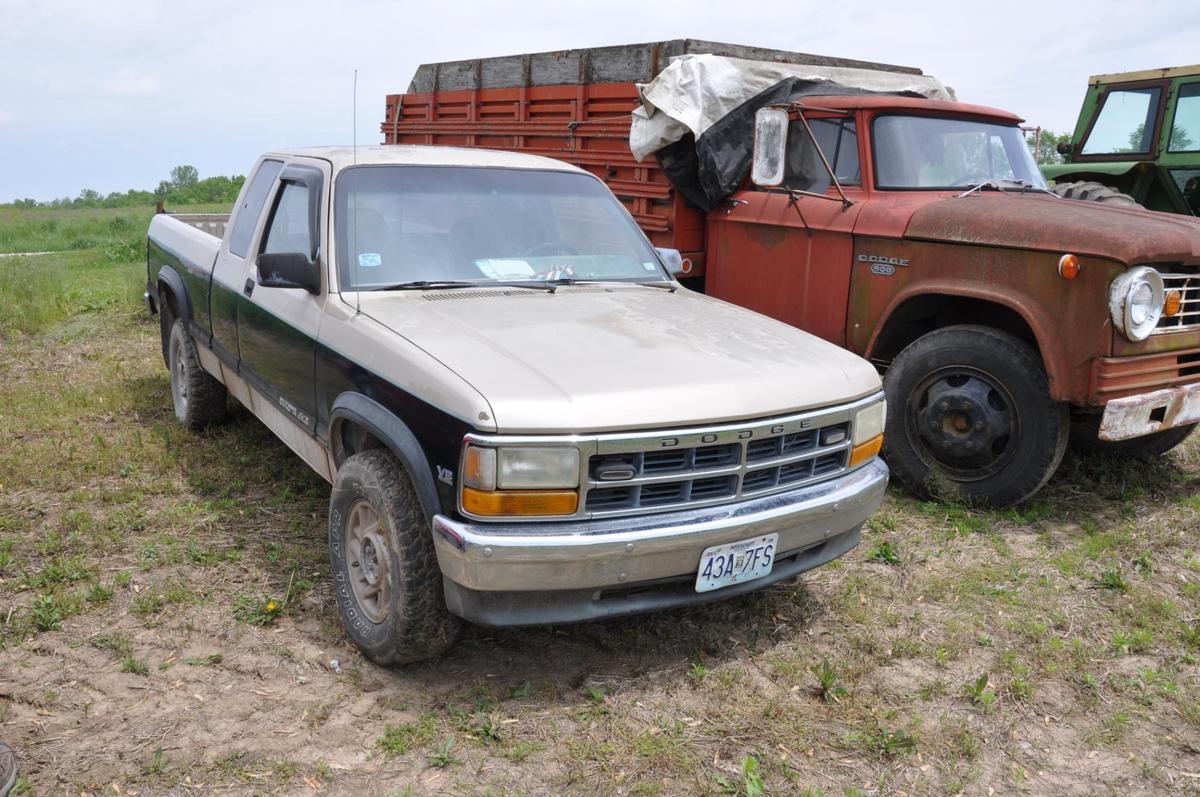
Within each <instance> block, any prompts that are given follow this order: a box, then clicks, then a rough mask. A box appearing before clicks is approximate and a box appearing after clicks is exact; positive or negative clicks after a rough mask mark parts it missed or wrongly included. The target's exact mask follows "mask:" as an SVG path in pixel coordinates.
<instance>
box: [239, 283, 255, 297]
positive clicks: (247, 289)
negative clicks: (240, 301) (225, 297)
mask: <svg viewBox="0 0 1200 797" xmlns="http://www.w3.org/2000/svg"><path fill="white" fill-rule="evenodd" d="M242 293H244V294H246V295H247V296H249V295H250V294H252V293H254V280H253V279H247V280H246V287H244V288H242Z"/></svg>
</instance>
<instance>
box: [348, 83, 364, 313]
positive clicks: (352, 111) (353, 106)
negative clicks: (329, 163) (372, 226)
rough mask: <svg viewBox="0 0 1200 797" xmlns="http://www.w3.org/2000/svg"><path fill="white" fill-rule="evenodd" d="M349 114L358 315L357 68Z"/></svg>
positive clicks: (357, 307) (357, 308) (352, 239)
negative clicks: (352, 128)
mask: <svg viewBox="0 0 1200 797" xmlns="http://www.w3.org/2000/svg"><path fill="white" fill-rule="evenodd" d="M350 114H351V117H352V118H353V120H354V132H353V133H352V134H351V142H352V145H351V146H352V163H353V166H352V167H351V169H350V171H351V178H350V180H351V184H352V186H353V187H352V189H351V191H352V193H353V195H354V196H353V197H352V199H351V201H352V202H354V209H353V210H351V211H350V230H351V232H350V249H351V251H352V252H353V257H354V314H355V315H358V314H360V313H361V312H362V282H361V279H360V277H359V273H358V267H359V262H358V260H359V258H358V168H357V167H358V69H355V70H354V99H353V100H352V101H351V104H350Z"/></svg>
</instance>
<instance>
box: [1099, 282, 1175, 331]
mask: <svg viewBox="0 0 1200 797" xmlns="http://www.w3.org/2000/svg"><path fill="white" fill-rule="evenodd" d="M1108 308H1109V312H1110V313H1111V315H1112V320H1113V325H1115V326H1116V328H1117V329H1119V330H1121V332H1123V333H1125V337H1127V338H1129V339H1130V340H1145V339H1146V338H1148V337H1149V336H1150V333H1151V332H1153V331H1154V328H1155V327H1156V326H1158V321H1159V319H1160V318H1161V317H1162V312H1163V280H1162V275H1160V274H1159V273H1158V272H1157V271H1155V270H1154V269H1152V268H1149V267H1147V266H1141V267H1139V268H1135V269H1130V270H1129V271H1126V272H1125V273H1124V274H1122V275H1121V276H1119V277H1117V278H1116V279H1115V280H1113V283H1112V288H1111V289H1110V290H1109V299H1108Z"/></svg>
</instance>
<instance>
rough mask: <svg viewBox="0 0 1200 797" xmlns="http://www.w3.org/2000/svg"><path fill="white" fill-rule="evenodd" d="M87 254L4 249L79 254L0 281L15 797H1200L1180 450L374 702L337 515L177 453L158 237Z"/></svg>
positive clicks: (1063, 477)
mask: <svg viewBox="0 0 1200 797" xmlns="http://www.w3.org/2000/svg"><path fill="white" fill-rule="evenodd" d="M40 212H41V211H29V212H28V213H29V214H30V215H31V216H32V215H33V214H36V213H40ZM144 215H145V214H142V216H131V218H135V220H137V221H138V224H141V223H142V222H144ZM113 218H124V216H120V215H116V216H113ZM35 220H36V219H35ZM24 223H25V222H23V221H20V220H18V222H16V226H18V227H21V226H22V225H23V224H24ZM96 223H100V224H101V226H103V224H104V223H109V224H111V221H108V222H104V221H103V220H102V221H101V222H97V221H96V219H95V218H93V214H86V218H85V219H81V220H80V225H79V228H78V229H76V228H75V226H74V225H75V220H73V219H72V218H70V217H66V216H63V217H61V218H60V221H59V224H60V227H59V230H60V234H59V235H60V237H59V238H54V237H49V238H39V237H37V236H36V235H34V234H33V233H31V232H29V231H25V230H21V229H17V230H15V231H8V232H0V241H5V242H12V241H17V242H20V243H19V246H18V248H21V247H26V246H33V247H34V248H63V249H69V248H76V249H78V251H73V252H71V253H69V254H65V255H53V256H48V257H46V256H43V257H37V258H0V728H2V729H3V730H2V734H3V738H4V740H5V741H8V742H9V743H11V744H13V745H14V746H15V747H16V748H17V749H18V750H19V751H20V753H21V755H22V758H23V760H24V775H25V779H24V780H23V781H22V783H21V786H20V789H21V793H24V794H38V795H58V794H72V795H78V794H88V795H102V794H103V795H117V794H120V795H126V794H135V793H136V794H140V795H166V794H171V795H190V794H324V793H330V794H356V795H433V794H464V795H518V794H524V795H557V794H580V795H658V794H662V795H677V794H688V795H690V794H700V795H743V797H753V796H754V795H763V794H769V795H779V794H788V795H810V796H812V795H825V796H826V797H834V796H837V797H852V796H855V795H857V796H859V797H861V796H862V795H884V794H886V795H951V794H958V793H962V794H967V795H992V794H1029V795H1041V794H1065V795H1097V794H1111V795H1125V794H1132V793H1137V794H1163V795H1180V794H1183V795H1186V794H1200V689H1198V687H1200V667H1198V659H1200V544H1198V543H1197V538H1198V534H1197V531H1198V529H1200V490H1198V487H1200V445H1197V442H1196V441H1195V440H1193V441H1190V442H1189V443H1188V444H1186V445H1185V446H1184V447H1182V448H1181V449H1180V450H1179V451H1177V452H1176V453H1174V454H1173V455H1171V456H1169V457H1166V458H1163V459H1161V460H1160V461H1157V462H1153V463H1123V462H1118V461H1106V460H1096V459H1092V460H1084V459H1077V458H1074V457H1071V456H1070V455H1068V459H1067V461H1066V462H1065V464H1064V467H1063V469H1062V472H1061V473H1060V475H1059V476H1058V477H1057V478H1056V479H1055V480H1054V481H1053V482H1052V483H1051V484H1050V485H1049V487H1048V488H1047V489H1046V490H1045V491H1044V492H1043V493H1042V494H1041V495H1040V496H1039V497H1038V498H1037V500H1036V501H1034V502H1033V503H1031V504H1028V505H1026V506H1023V507H1020V508H1019V509H1017V510H1014V511H1009V512H981V511H976V510H972V509H969V508H965V507H961V506H955V505H950V504H943V503H922V502H918V501H915V500H913V499H912V498H910V497H908V496H906V495H905V494H904V493H903V492H901V491H899V490H892V491H891V493H890V495H889V496H888V499H887V501H886V503H885V505H884V507H883V509H882V511H881V512H880V513H879V514H878V515H877V516H876V517H875V518H874V519H873V520H872V521H871V523H870V525H869V527H868V528H867V529H866V532H865V538H864V542H863V544H862V545H861V546H860V547H859V548H857V549H856V550H854V551H852V552H850V553H849V554H848V555H847V556H846V557H844V558H843V559H842V560H840V561H839V562H837V563H835V564H834V565H832V566H829V567H825V568H822V569H820V570H817V571H814V572H813V573H810V574H807V575H806V576H804V577H803V578H801V579H799V580H798V581H796V582H793V583H788V584H781V585H776V586H774V587H772V588H769V589H767V590H765V591H764V592H762V593H760V594H757V595H754V596H748V597H745V598H741V599H736V600H732V601H728V602H725V603H720V604H715V605H712V606H709V607H705V608H698V609H692V610H686V611H674V612H667V613H663V614H658V615H652V616H647V617H639V618H633V619H627V620H620V621H612V622H604V623H595V624H588V625H580V626H571V627H551V628H535V629H525V630H506V631H496V630H487V629H482V628H473V629H469V630H468V631H467V633H466V634H465V637H464V639H463V641H462V642H461V643H460V644H459V645H458V647H457V648H455V649H454V651H453V652H452V653H451V654H450V656H448V657H447V658H445V659H444V660H442V661H439V662H434V663H431V664H428V665H425V666H419V667H413V668H409V669H405V670H398V671H389V670H383V669H380V668H378V667H375V666H374V665H372V664H370V663H369V662H367V661H365V660H364V659H362V658H361V657H360V656H359V655H358V654H357V653H356V652H355V650H354V649H353V648H352V647H351V646H350V645H349V644H348V643H347V641H346V638H345V637H344V636H343V634H342V631H341V628H340V624H339V619H338V612H337V609H336V606H335V605H334V603H333V600H332V596H331V592H330V589H329V586H328V564H327V553H326V546H325V513H326V511H327V488H326V485H325V484H324V483H323V482H322V481H321V480H320V479H319V478H318V477H316V476H315V475H314V474H312V473H311V472H310V471H308V470H307V468H306V467H305V466H304V465H303V464H302V463H301V462H300V461H299V460H298V459H297V458H296V457H294V456H293V455H291V454H290V453H289V452H288V451H287V450H286V449H285V448H284V446H283V445H282V444H281V443H279V442H277V441H276V440H275V439H274V438H273V437H272V436H271V435H270V433H269V432H267V431H266V430H265V428H264V427H262V426H261V424H259V423H258V422H257V421H256V420H255V419H254V418H253V417H251V416H249V415H248V414H247V413H245V412H241V413H236V414H235V415H234V417H233V418H232V420H231V421H230V422H229V423H228V424H226V425H224V426H222V427H220V428H216V429H213V430H211V431H208V432H206V433H204V434H202V435H196V434H192V433H188V432H186V431H184V430H183V429H181V428H180V427H179V426H177V424H176V423H175V420H174V417H173V415H172V413H171V410H170V406H171V405H170V398H169V393H168V384H167V377H166V372H165V370H164V368H163V365H162V362H161V358H160V355H159V352H158V331H157V325H156V323H155V322H154V321H152V320H150V319H148V318H147V317H146V316H145V314H144V311H143V310H142V309H141V308H140V307H139V294H140V291H141V280H142V274H143V272H142V270H141V269H142V264H141V263H139V262H137V258H138V257H139V256H140V251H139V250H138V249H137V243H138V241H139V240H140V235H141V227H135V228H131V229H130V230H129V231H126V232H125V233H121V234H120V235H114V236H113V237H112V238H111V239H106V240H104V241H100V242H98V243H97V244H95V245H90V246H86V247H72V246H70V245H69V244H68V245H63V246H61V247H60V245H61V244H62V243H63V242H64V241H69V240H76V235H78V236H80V238H79V240H82V237H83V236H85V233H84V232H82V231H81V230H83V229H90V228H91V227H92V226H93V225H94V224H96ZM12 224H14V222H13V219H12V218H11V217H5V218H3V219H0V229H3V225H12ZM90 234H91V233H86V235H90ZM39 242H41V243H39ZM5 245H6V246H8V245H10V244H7V243H6V244H5Z"/></svg>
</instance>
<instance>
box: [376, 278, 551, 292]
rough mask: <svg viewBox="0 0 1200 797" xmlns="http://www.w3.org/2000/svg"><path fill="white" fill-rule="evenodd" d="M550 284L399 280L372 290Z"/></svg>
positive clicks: (538, 283) (538, 285)
mask: <svg viewBox="0 0 1200 797" xmlns="http://www.w3.org/2000/svg"><path fill="white" fill-rule="evenodd" d="M548 287H549V286H547V284H546V283H545V282H542V281H540V280H538V281H532V282H530V281H526V280H522V281H520V282H516V281H514V282H472V281H469V280H412V281H411V282H397V283H395V284H394V285H384V286H383V287H380V288H371V290H372V291H417V290H420V291H436V290H445V289H448V288H533V289H536V290H546V289H547V288H548Z"/></svg>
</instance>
